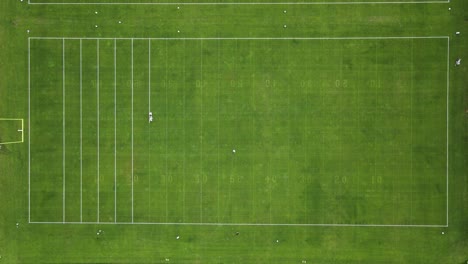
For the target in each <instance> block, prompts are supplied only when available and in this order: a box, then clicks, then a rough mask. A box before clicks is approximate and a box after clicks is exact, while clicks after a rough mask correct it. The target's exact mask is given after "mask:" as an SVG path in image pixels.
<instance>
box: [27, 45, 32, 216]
mask: <svg viewBox="0 0 468 264" xmlns="http://www.w3.org/2000/svg"><path fill="white" fill-rule="evenodd" d="M28 223H31V39H29V38H28Z"/></svg>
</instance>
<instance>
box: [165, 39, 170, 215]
mask: <svg viewBox="0 0 468 264" xmlns="http://www.w3.org/2000/svg"><path fill="white" fill-rule="evenodd" d="M165 43H166V54H165V56H166V76H165V80H166V82H165V86H166V168H165V170H166V174H165V176H164V177H166V179H165V181H164V182H165V184H166V186H165V187H166V221H167V218H168V215H169V211H168V207H167V203H168V201H167V179H168V174H167V162H168V156H167V144H168V143H167V141H168V129H167V126H168V112H167V91H168V89H167V85H168V80H167V40H166V42H165Z"/></svg>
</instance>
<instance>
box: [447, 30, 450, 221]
mask: <svg viewBox="0 0 468 264" xmlns="http://www.w3.org/2000/svg"><path fill="white" fill-rule="evenodd" d="M449 95H450V37H448V38H447V165H446V170H447V171H446V175H447V176H446V187H447V218H446V224H447V226H448V225H449V111H450V109H449Z"/></svg>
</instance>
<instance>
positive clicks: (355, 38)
mask: <svg viewBox="0 0 468 264" xmlns="http://www.w3.org/2000/svg"><path fill="white" fill-rule="evenodd" d="M447 38H448V36H400V37H398V36H396V37H310V38H309V37H297V38H295V37H294V38H293V37H284V38H273V37H271V38H249V37H244V38H216V37H212V38H210V37H207V38H139V37H135V38H94V37H83V38H80V37H68V38H63V37H30V39H67V40H69V39H70V40H71V39H101V40H115V39H117V40H129V39H134V40H183V39H185V40H352V39H354V40H367V39H447Z"/></svg>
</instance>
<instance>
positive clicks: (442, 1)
mask: <svg viewBox="0 0 468 264" xmlns="http://www.w3.org/2000/svg"><path fill="white" fill-rule="evenodd" d="M447 3H449V0H435V1H431V0H429V1H395V2H389V1H372V2H366V1H361V2H346V1H341V2H326V1H324V2H291V3H289V2H280V3H271V2H269V3H268V2H265V3H262V2H245V3H242V2H237V3H218V2H215V3H210V2H200V3H187V2H179V3H169V2H166V3H149V2H146V3H131V2H127V3H110V2H106V3H102V2H101V3H99V2H94V3H41V2H35V3H31V2H30V1H29V2H28V4H30V5H364V4H447Z"/></svg>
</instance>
